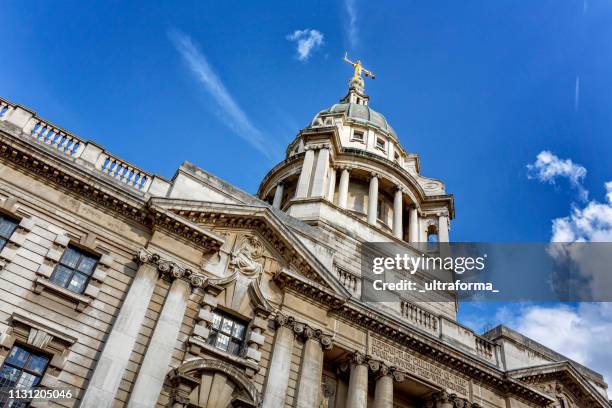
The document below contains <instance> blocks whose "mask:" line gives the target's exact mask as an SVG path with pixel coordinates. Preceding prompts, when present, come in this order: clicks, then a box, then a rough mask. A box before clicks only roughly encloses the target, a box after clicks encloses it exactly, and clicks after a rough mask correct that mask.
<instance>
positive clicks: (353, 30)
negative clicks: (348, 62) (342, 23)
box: [344, 0, 359, 47]
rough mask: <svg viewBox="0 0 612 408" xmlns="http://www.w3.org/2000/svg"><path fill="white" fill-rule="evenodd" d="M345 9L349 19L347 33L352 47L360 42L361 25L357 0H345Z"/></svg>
mask: <svg viewBox="0 0 612 408" xmlns="http://www.w3.org/2000/svg"><path fill="white" fill-rule="evenodd" d="M344 9H345V10H346V15H347V19H348V21H347V22H346V34H347V37H348V40H349V43H350V45H351V47H355V46H357V44H358V43H359V26H358V25H357V4H356V0H344Z"/></svg>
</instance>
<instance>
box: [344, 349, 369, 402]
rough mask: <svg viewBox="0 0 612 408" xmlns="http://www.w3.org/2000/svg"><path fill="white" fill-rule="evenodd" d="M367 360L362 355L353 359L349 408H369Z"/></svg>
mask: <svg viewBox="0 0 612 408" xmlns="http://www.w3.org/2000/svg"><path fill="white" fill-rule="evenodd" d="M366 363H367V361H366V358H365V356H364V355H363V354H361V353H355V354H353V356H352V358H351V376H350V379H349V389H348V396H347V399H346V406H347V408H349V407H350V408H367V406H368V366H367V364H366Z"/></svg>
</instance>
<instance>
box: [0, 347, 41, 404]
mask: <svg viewBox="0 0 612 408" xmlns="http://www.w3.org/2000/svg"><path fill="white" fill-rule="evenodd" d="M16 349H20V350H21V351H23V352H26V353H28V357H27V360H26V362H25V363H24V364H23V366H19V365H17V364H15V363H12V362H9V359H10V358H11V355H12V353H13V351H14V350H16ZM32 357H37V358H41V359H44V360H46V362H45V364H44V368H43V369H42V371H40V372H36V371H34V370H32V369H30V368H28V364H29V363H30V361H32ZM50 364H51V357H50V356H49V355H48V354H46V353H43V352H41V351H39V350H35V349H32V348H30V347H24V346H22V345H21V344H14V345H13V346H12V347H11V350H10V351H9V354H8V356H7V357H6V359H5V360H4V361H3V363H2V365H1V366H0V373H2V372H3V371H4V370H5V368H9V369H14V370H17V371H19V377H18V379H17V382H16V383H15V384H14V385H15V386H16V387H18V388H21V389H32V388H35V387H38V386H39V385H40V384H41V383H42V381H43V377H44V376H45V373H46V372H47V370H48V369H49V366H50ZM24 374H28V375H30V376H32V377H34V378H35V381H34V382H33V383H32V384H31V385H29V386H28V387H27V388H26V387H23V386H20V384H19V382H20V381H21V379H22V377H23V375H24ZM0 380H2V377H0ZM0 386H1V387H8V385H7V384H1V385H0ZM3 397H4V395H3V394H0V408H6V407H8V406H13V405H8V403H9V400H8V399H7V400H6V401H5V400H4V399H3ZM20 402H21V403H22V404H19V403H18V404H19V405H15V406H18V407H21V406H23V407H27V406H29V402H26V401H20Z"/></svg>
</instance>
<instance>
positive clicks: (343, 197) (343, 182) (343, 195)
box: [338, 169, 350, 208]
mask: <svg viewBox="0 0 612 408" xmlns="http://www.w3.org/2000/svg"><path fill="white" fill-rule="evenodd" d="M349 178H350V173H349V169H342V174H341V175H340V185H339V186H338V206H339V207H340V208H346V201H347V199H348V188H349Z"/></svg>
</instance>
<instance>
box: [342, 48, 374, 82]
mask: <svg viewBox="0 0 612 408" xmlns="http://www.w3.org/2000/svg"><path fill="white" fill-rule="evenodd" d="M344 61H345V62H346V63H348V64H350V65H352V66H353V68H354V69H355V72H354V73H353V77H352V78H351V79H350V80H349V88H354V89H356V90H357V91H359V92H363V86H364V84H363V77H362V76H361V73H362V72H363V73H364V74H365V76H366V77H370V78H372V79H376V75H374V73H373V72H372V71H368V70H367V69H365V68H364V67H363V65H361V60H357V61H355V62H353V61H351V60H350V59H348V53H347V52H345V53H344Z"/></svg>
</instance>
